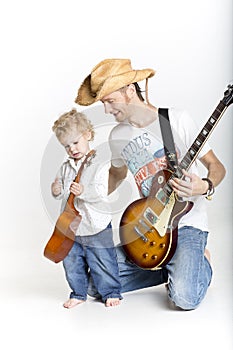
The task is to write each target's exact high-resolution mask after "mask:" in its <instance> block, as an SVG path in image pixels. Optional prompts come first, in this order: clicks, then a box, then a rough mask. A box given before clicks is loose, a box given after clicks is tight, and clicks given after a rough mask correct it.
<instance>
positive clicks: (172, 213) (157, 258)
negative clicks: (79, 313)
mask: <svg viewBox="0 0 233 350" xmlns="http://www.w3.org/2000/svg"><path fill="white" fill-rule="evenodd" d="M232 91H233V85H232V84H231V85H228V89H227V90H226V91H225V93H224V97H223V99H222V100H221V101H220V102H219V104H218V106H217V107H216V109H215V111H214V112H213V114H212V115H211V116H210V118H209V119H208V121H207V123H206V124H205V125H204V127H203V129H202V130H201V132H200V133H199V135H198V136H197V138H196V139H195V141H194V142H193V144H192V146H191V147H190V148H189V150H188V151H187V153H186V154H185V156H184V158H183V159H182V161H181V162H180V164H179V165H178V166H177V168H176V169H175V171H174V172H172V171H171V170H167V169H165V170H161V171H159V172H157V173H156V175H155V176H154V179H153V183H152V188H151V192H150V195H149V196H148V197H147V198H141V199H138V200H136V201H134V202H132V203H131V204H130V205H129V206H128V207H127V208H126V210H125V211H124V213H123V215H122V217H121V220H120V230H119V231H120V241H121V244H122V246H123V249H124V250H125V253H126V255H127V256H128V258H129V259H130V260H131V261H132V262H133V263H135V264H136V265H138V266H139V267H141V268H143V269H151V270H154V269H157V268H161V267H162V266H164V265H166V264H167V263H168V262H169V261H170V259H171V258H172V256H173V255H174V253H175V250H176V244H177V236H178V222H179V220H180V218H181V217H182V216H184V215H185V214H186V213H188V212H189V211H190V210H191V209H192V206H193V203H192V202H190V201H182V200H181V199H180V198H178V197H177V196H176V195H175V193H174V191H173V190H172V187H171V186H170V185H169V180H171V179H172V178H175V177H176V178H180V179H181V178H183V176H184V175H183V172H182V169H184V170H189V168H190V166H191V165H192V163H193V162H194V161H195V160H196V158H197V156H198V154H199V152H200V150H201V149H202V147H203V146H204V144H205V142H206V141H207V139H208V137H209V136H210V134H211V132H212V131H213V129H214V128H215V126H216V125H217V123H218V122H219V120H220V119H221V117H222V115H223V113H224V112H225V110H226V109H227V107H228V106H230V104H231V103H232V102H233V97H232Z"/></svg>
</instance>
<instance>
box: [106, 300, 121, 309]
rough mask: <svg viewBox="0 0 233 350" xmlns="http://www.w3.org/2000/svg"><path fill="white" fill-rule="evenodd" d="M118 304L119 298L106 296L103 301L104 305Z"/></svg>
mask: <svg viewBox="0 0 233 350" xmlns="http://www.w3.org/2000/svg"><path fill="white" fill-rule="evenodd" d="M119 304H120V299H119V298H108V299H107V300H106V302H105V306H107V307H109V306H117V305H119Z"/></svg>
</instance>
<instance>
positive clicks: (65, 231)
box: [44, 150, 95, 263]
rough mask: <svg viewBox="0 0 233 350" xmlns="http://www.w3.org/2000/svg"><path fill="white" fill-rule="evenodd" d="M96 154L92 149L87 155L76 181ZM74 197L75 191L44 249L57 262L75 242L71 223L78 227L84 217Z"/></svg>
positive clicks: (76, 180) (48, 256) (70, 195)
mask: <svg viewBox="0 0 233 350" xmlns="http://www.w3.org/2000/svg"><path fill="white" fill-rule="evenodd" d="M94 155H95V151H94V150H92V151H90V152H89V153H88V154H87V155H86V158H85V159H84V161H83V162H82V164H81V166H80V168H79V171H78V174H77V176H76V177H75V179H74V182H79V181H80V178H81V174H82V171H83V168H84V166H85V165H87V164H88V162H90V161H91V159H92V158H93V157H94ZM74 197H75V195H74V194H73V193H70V194H69V197H68V199H67V202H66V205H65V208H64V210H63V212H62V213H61V215H60V216H59V218H58V220H57V222H56V225H55V228H54V231H53V234H52V236H51V238H50V239H49V241H48V243H47V244H46V246H45V249H44V256H45V257H46V258H48V259H50V260H52V261H53V262H55V263H58V262H60V261H62V260H63V259H64V258H65V257H66V256H67V254H68V253H69V251H70V249H71V248H72V246H73V244H74V240H75V233H74V232H73V231H72V230H71V228H70V225H71V223H74V222H75V225H74V226H75V227H77V228H78V226H79V223H80V221H81V219H82V217H81V215H80V213H79V212H78V211H77V210H76V208H75V206H74Z"/></svg>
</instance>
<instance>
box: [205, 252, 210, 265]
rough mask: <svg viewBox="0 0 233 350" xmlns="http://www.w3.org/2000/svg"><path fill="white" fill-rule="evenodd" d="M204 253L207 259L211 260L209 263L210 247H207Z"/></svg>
mask: <svg viewBox="0 0 233 350" xmlns="http://www.w3.org/2000/svg"><path fill="white" fill-rule="evenodd" d="M204 255H205V257H206V259H207V260H208V261H209V263H210V252H209V250H208V249H205V253H204Z"/></svg>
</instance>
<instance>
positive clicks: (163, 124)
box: [158, 108, 178, 171]
mask: <svg viewBox="0 0 233 350" xmlns="http://www.w3.org/2000/svg"><path fill="white" fill-rule="evenodd" d="M158 113H159V123H160V129H161V133H162V138H163V145H164V150H165V154H166V157H167V162H168V168H169V169H171V170H173V171H174V170H175V168H176V167H177V165H178V160H177V156H176V150H175V144H174V139H173V134H172V130H171V124H170V120H169V115H168V108H159V111H158Z"/></svg>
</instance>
